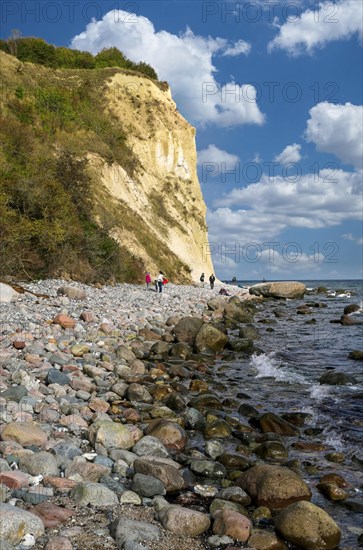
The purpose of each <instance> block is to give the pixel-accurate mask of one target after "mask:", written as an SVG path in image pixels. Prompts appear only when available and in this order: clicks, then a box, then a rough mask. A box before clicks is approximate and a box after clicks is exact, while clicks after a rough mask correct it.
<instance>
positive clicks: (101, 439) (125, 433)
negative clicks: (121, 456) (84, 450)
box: [89, 420, 135, 450]
mask: <svg viewBox="0 0 363 550" xmlns="http://www.w3.org/2000/svg"><path fill="white" fill-rule="evenodd" d="M89 440H90V442H91V443H92V444H93V445H94V444H95V443H100V444H101V445H103V447H105V448H106V449H126V450H127V449H131V447H133V445H134V443H135V441H134V440H133V438H132V434H131V431H130V429H129V428H128V427H127V426H124V425H123V424H120V423H116V422H112V421H109V420H98V421H97V422H95V423H94V424H92V425H91V427H90V429H89Z"/></svg>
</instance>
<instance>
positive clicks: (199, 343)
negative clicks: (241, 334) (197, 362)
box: [195, 323, 228, 353]
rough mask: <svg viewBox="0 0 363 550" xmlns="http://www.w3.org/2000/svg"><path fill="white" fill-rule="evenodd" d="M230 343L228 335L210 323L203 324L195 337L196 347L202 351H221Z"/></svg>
mask: <svg viewBox="0 0 363 550" xmlns="http://www.w3.org/2000/svg"><path fill="white" fill-rule="evenodd" d="M227 343H228V336H227V335H226V334H224V333H223V332H222V331H221V330H219V329H218V328H216V327H214V326H213V325H210V324H207V323H205V324H203V325H202V326H201V327H200V329H199V331H198V334H197V335H196V337H195V348H196V350H197V351H198V352H199V353H200V352H203V351H210V350H212V351H214V352H219V351H222V349H224V348H225V346H226V345H227Z"/></svg>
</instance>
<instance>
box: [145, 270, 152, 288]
mask: <svg viewBox="0 0 363 550" xmlns="http://www.w3.org/2000/svg"><path fill="white" fill-rule="evenodd" d="M145 283H146V288H147V289H148V288H149V285H150V283H151V275H150V273H149V272H148V271H147V272H146V275H145Z"/></svg>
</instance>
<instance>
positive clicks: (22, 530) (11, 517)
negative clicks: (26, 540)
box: [0, 504, 44, 548]
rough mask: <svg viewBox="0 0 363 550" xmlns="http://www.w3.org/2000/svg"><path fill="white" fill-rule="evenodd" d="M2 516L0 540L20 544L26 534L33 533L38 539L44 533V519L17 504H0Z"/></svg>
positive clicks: (0, 515)
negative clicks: (18, 506)
mask: <svg viewBox="0 0 363 550" xmlns="http://www.w3.org/2000/svg"><path fill="white" fill-rule="evenodd" d="M0 517H1V521H0V540H1V539H2V540H4V541H6V542H7V543H9V544H16V545H18V544H20V542H21V540H22V539H23V537H24V536H25V535H29V534H32V535H33V536H34V538H35V539H37V538H38V537H41V536H42V535H43V534H44V525H43V522H42V520H41V519H40V518H38V516H36V515H35V514H31V513H30V512H27V511H25V510H22V509H21V508H17V507H16V506H10V504H0ZM1 548H2V545H1Z"/></svg>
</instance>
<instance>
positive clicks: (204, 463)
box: [190, 460, 227, 479]
mask: <svg viewBox="0 0 363 550" xmlns="http://www.w3.org/2000/svg"><path fill="white" fill-rule="evenodd" d="M190 469H191V470H192V472H194V473H196V474H198V475H200V476H204V477H209V478H211V479H219V478H223V477H225V476H226V474H227V471H226V469H225V467H224V466H223V464H220V463H219V462H211V461H210V460H192V461H191V463H190Z"/></svg>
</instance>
